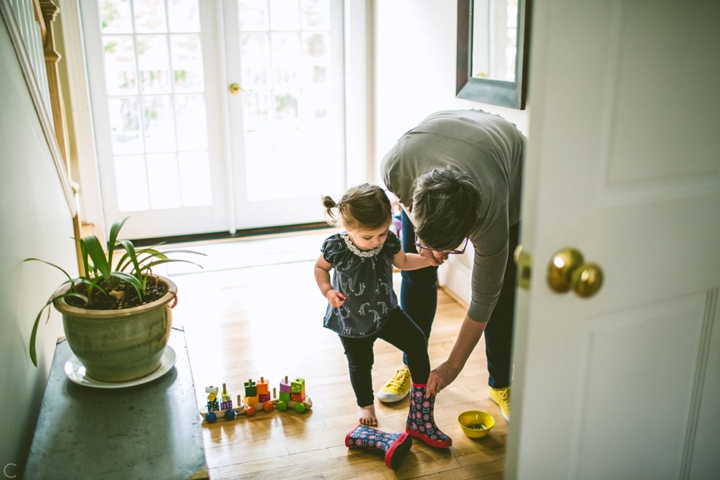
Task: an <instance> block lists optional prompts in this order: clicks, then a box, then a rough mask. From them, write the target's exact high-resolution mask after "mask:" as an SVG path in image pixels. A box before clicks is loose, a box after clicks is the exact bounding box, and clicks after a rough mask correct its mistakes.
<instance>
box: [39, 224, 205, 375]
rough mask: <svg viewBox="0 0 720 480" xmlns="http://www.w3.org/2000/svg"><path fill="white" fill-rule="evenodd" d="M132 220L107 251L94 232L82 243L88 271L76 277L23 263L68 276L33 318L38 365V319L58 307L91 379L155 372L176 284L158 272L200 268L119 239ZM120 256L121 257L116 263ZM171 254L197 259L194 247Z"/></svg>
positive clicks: (112, 231)
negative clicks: (180, 266)
mask: <svg viewBox="0 0 720 480" xmlns="http://www.w3.org/2000/svg"><path fill="white" fill-rule="evenodd" d="M128 218H130V217H124V218H121V219H120V220H118V221H116V222H115V223H114V224H113V225H112V228H111V229H110V236H109V238H108V243H107V252H105V251H104V250H103V248H102V245H101V244H100V241H99V240H98V239H97V237H95V236H94V235H92V236H89V237H85V238H82V239H79V240H78V239H76V240H77V241H78V242H79V244H80V251H81V256H82V262H83V267H84V271H85V273H84V274H83V275H80V276H79V277H77V278H72V277H71V276H70V275H69V274H68V273H67V272H66V271H65V270H63V269H62V268H60V267H58V266H57V265H54V264H52V263H50V262H46V261H44V260H40V259H37V258H27V259H25V261H26V262H27V261H39V262H43V263H46V264H48V265H51V266H53V267H55V268H57V269H58V270H60V271H62V272H63V273H64V274H65V276H66V277H67V278H68V279H67V280H66V281H64V282H63V283H62V284H61V285H60V287H59V288H58V289H57V290H56V291H55V292H54V293H53V294H52V295H51V296H50V299H49V300H48V301H47V303H46V304H45V305H44V306H43V307H42V308H41V309H40V312H39V313H38V315H37V317H36V318H35V324H34V325H33V329H32V334H31V335H30V349H29V351H30V358H31V360H32V362H33V364H34V365H35V366H37V355H36V351H35V343H36V336H37V329H38V325H39V323H40V317H41V316H42V313H43V311H44V310H45V309H46V308H47V307H49V306H50V305H51V304H53V305H54V307H55V309H56V310H58V311H59V312H60V313H61V314H62V318H63V328H64V330H65V337H66V338H67V341H68V345H69V346H70V349H71V350H72V351H73V353H74V354H75V356H76V357H77V358H78V360H79V361H80V362H81V363H82V365H83V366H84V367H85V370H86V373H87V375H89V376H90V377H92V378H93V379H95V380H99V381H101V382H125V381H130V380H134V379H137V378H141V377H144V376H146V375H149V374H150V373H152V372H154V371H155V370H157V368H159V366H160V362H161V357H162V354H163V351H164V349H165V345H166V344H167V341H168V339H169V337H170V330H171V327H172V308H173V307H174V306H175V304H176V303H177V287H176V285H175V284H174V283H173V282H172V281H171V280H170V279H168V278H165V277H162V276H160V275H154V274H153V273H152V268H153V267H155V266H157V265H161V264H164V263H168V262H187V263H193V264H195V265H197V264H196V263H195V262H191V261H188V260H182V259H171V258H169V257H168V256H167V255H166V254H165V253H163V252H161V251H159V250H157V246H155V247H148V248H139V249H136V248H135V246H134V245H133V243H132V242H131V241H129V240H117V238H118V234H119V233H120V229H121V228H122V226H123V225H124V224H125V222H126V221H127V219H128ZM120 249H123V250H124V253H122V255H119V253H120ZM116 252H117V253H118V255H119V258H118V259H117V260H116V261H115V263H114V265H113V262H114V256H115V254H116ZM172 253H193V254H198V252H193V251H189V250H174V251H173V252H172ZM198 266H199V265H198ZM201 268H202V267H201ZM49 315H50V311H49V310H48V317H49Z"/></svg>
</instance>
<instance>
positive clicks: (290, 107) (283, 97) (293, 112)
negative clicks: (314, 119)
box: [273, 91, 298, 120]
mask: <svg viewBox="0 0 720 480" xmlns="http://www.w3.org/2000/svg"><path fill="white" fill-rule="evenodd" d="M273 96H274V97H275V118H276V119H277V120H287V119H293V118H297V116H298V112H297V109H298V102H297V95H296V94H294V93H292V92H285V91H283V92H277V91H274V92H273Z"/></svg>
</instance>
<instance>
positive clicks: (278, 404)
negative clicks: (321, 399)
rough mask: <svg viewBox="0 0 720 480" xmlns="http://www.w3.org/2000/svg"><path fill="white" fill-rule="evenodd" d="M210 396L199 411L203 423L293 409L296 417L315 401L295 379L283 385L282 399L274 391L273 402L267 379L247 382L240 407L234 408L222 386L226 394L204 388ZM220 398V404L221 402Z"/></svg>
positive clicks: (281, 385)
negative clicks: (260, 412)
mask: <svg viewBox="0 0 720 480" xmlns="http://www.w3.org/2000/svg"><path fill="white" fill-rule="evenodd" d="M205 393H207V394H208V397H207V398H208V401H207V404H206V405H205V406H204V407H203V408H201V409H200V415H201V416H202V417H203V423H215V422H216V421H218V420H234V419H235V418H237V417H238V416H239V415H247V416H248V417H252V416H253V415H255V414H256V413H257V412H258V411H264V412H272V411H273V410H275V409H277V410H280V411H282V412H284V411H286V410H287V409H293V410H295V411H296V412H297V413H304V412H306V411H307V410H310V409H311V408H312V400H310V397H308V396H307V395H306V394H305V380H304V379H302V378H296V379H295V380H293V381H292V382H289V381H288V377H285V378H284V379H283V380H281V381H280V397H279V398H278V397H277V395H276V393H277V391H276V389H275V388H273V395H272V398H271V397H270V391H269V381H268V380H267V379H265V378H264V377H260V380H258V381H257V382H254V381H253V380H252V379H249V380H248V381H247V382H245V399H244V400H243V399H242V395H238V396H237V405H236V406H233V402H232V399H231V398H230V395H229V394H228V392H227V387H226V385H225V384H224V383H223V390H222V392H219V388H218V387H216V386H213V385H210V386H208V387H205ZM218 396H219V398H220V402H218Z"/></svg>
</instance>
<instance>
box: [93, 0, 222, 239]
mask: <svg viewBox="0 0 720 480" xmlns="http://www.w3.org/2000/svg"><path fill="white" fill-rule="evenodd" d="M81 6H82V20H83V33H84V36H85V47H86V52H87V59H88V73H89V78H90V92H91V100H92V107H93V119H94V123H95V132H94V133H95V141H96V145H97V153H98V173H99V177H100V185H101V188H102V196H103V206H104V213H105V219H106V226H107V227H108V228H109V227H110V225H111V224H112V223H113V222H114V221H115V220H116V219H118V218H120V217H122V216H125V215H130V216H131V217H132V220H131V221H129V222H127V223H126V224H125V227H124V228H123V235H125V236H127V237H128V238H139V237H140V238H142V237H144V238H148V237H165V236H171V235H182V234H189V233H199V232H216V231H223V230H227V225H228V224H229V221H230V208H229V205H230V204H229V198H230V197H229V192H228V191H227V188H226V186H227V183H226V181H225V179H226V178H227V175H226V174H225V170H224V161H223V158H224V157H223V156H224V152H223V148H222V146H223V136H222V132H223V131H224V126H223V124H222V122H221V115H220V107H219V106H220V102H221V99H222V97H221V93H220V92H219V91H218V88H217V83H216V82H214V81H213V80H214V79H216V78H217V74H216V72H218V71H219V69H220V63H219V60H218V56H217V54H216V51H217V48H218V47H217V37H216V35H215V31H216V22H215V17H216V15H215V12H214V8H213V3H212V2H199V3H198V1H197V0H136V1H133V2H131V1H129V0H84V1H83V2H82V4H81Z"/></svg>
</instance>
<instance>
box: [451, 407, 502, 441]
mask: <svg viewBox="0 0 720 480" xmlns="http://www.w3.org/2000/svg"><path fill="white" fill-rule="evenodd" d="M458 423H459V424H460V427H461V428H462V431H463V432H465V435H467V436H468V437H470V438H482V437H484V436H485V435H487V434H488V432H490V429H491V428H492V427H493V426H495V419H494V418H493V416H492V415H490V414H489V413H487V412H483V411H482V410H468V411H467V412H463V413H461V414H460V415H458ZM478 425H484V426H485V428H482V429H481V428H477V426H478ZM473 427H475V428H473Z"/></svg>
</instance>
